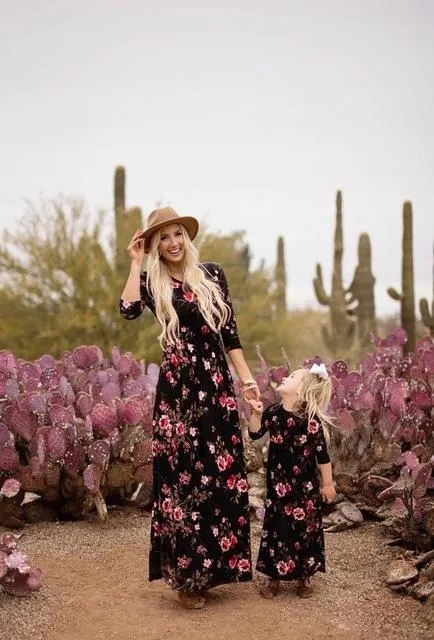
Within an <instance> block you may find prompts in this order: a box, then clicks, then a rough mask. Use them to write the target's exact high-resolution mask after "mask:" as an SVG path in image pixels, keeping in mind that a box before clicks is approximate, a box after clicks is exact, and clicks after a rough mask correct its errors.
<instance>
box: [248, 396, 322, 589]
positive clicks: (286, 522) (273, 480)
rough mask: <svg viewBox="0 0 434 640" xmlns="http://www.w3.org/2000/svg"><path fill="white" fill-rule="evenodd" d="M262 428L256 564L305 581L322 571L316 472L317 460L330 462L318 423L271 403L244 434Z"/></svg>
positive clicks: (279, 576)
mask: <svg viewBox="0 0 434 640" xmlns="http://www.w3.org/2000/svg"><path fill="white" fill-rule="evenodd" d="M267 431H268V432H269V435H270V447H269V451H268V463H267V498H266V502H265V515H264V522H263V528H262V536H261V543H260V547H259V555H258V561H257V564H256V568H257V570H258V571H260V572H261V573H264V574H266V575H267V576H270V578H274V579H279V580H296V579H299V578H304V579H307V578H310V577H311V576H312V575H313V574H314V573H315V572H316V571H321V572H325V554H324V534H323V529H322V513H321V495H320V485H319V477H318V470H317V462H318V463H319V464H327V463H328V462H330V458H329V454H328V451H327V444H326V441H325V438H324V431H323V427H322V425H321V423H320V422H319V420H316V419H314V420H311V421H310V422H308V420H307V418H306V417H300V416H298V415H296V414H295V413H291V412H289V411H286V409H284V408H283V406H282V405H281V404H274V405H271V406H270V407H268V408H267V409H266V410H265V411H264V413H263V414H262V420H261V429H260V430H259V431H258V432H256V433H253V432H250V433H249V435H250V438H252V440H256V439H258V438H261V437H262V436H263V435H265V433H266V432H267Z"/></svg>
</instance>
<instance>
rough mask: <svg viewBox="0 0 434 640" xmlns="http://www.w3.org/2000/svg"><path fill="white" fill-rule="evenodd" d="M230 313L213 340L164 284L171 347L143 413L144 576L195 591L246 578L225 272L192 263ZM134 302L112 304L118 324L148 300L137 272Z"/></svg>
mask: <svg viewBox="0 0 434 640" xmlns="http://www.w3.org/2000/svg"><path fill="white" fill-rule="evenodd" d="M201 267H202V268H203V270H204V272H205V276H206V277H207V278H211V279H212V280H213V281H214V282H216V283H217V284H218V285H219V286H220V289H221V291H222V294H223V299H224V300H225V302H226V303H227V305H228V306H229V309H230V316H229V319H228V321H227V323H226V325H225V326H224V327H222V329H221V332H220V334H216V333H215V332H213V331H212V330H211V329H210V328H209V326H208V325H207V324H206V322H205V320H204V318H203V316H202V314H201V313H200V311H199V309H198V305H197V301H196V300H195V296H194V295H193V293H192V292H191V291H189V290H186V288H185V287H184V286H183V284H182V282H180V281H179V280H176V279H175V278H172V286H173V305H174V307H175V311H176V313H177V315H178V318H179V326H180V333H179V339H178V340H177V343H176V345H168V346H167V348H166V349H165V350H164V352H163V357H162V362H161V368H160V376H159V380H158V384H157V390H156V401H155V407H154V415H153V442H152V454H153V494H154V500H153V509H152V526H151V547H150V553H149V580H151V581H152V580H157V579H160V578H163V579H164V580H165V581H166V582H167V583H168V584H169V585H170V586H171V587H172V588H173V589H183V590H185V591H202V590H206V589H209V588H211V587H215V586H217V585H219V584H224V583H229V582H245V581H248V580H251V579H252V569H251V555H250V527H249V505H248V494H247V489H248V485H247V479H246V470H245V465H244V457H243V443H242V436H241V429H240V424H239V418H238V411H237V403H236V399H235V394H234V387H233V381H232V377H231V374H230V371H229V368H228V364H227V361H226V357H225V351H226V352H228V351H230V350H232V349H239V348H241V344H240V340H239V337H238V332H237V325H236V319H235V315H234V313H233V309H232V304H231V298H230V294H229V291H228V285H227V281H226V277H225V274H224V272H223V269H222V268H221V266H220V265H218V264H214V263H206V264H203V265H201ZM140 282H141V284H140V295H141V299H140V300H137V301H134V302H124V301H122V300H121V301H120V312H121V314H122V316H123V317H124V318H126V319H127V320H131V319H134V318H137V317H138V316H139V315H140V314H141V313H142V311H143V309H144V308H145V306H148V307H149V308H150V309H151V311H152V312H153V313H154V314H155V304H154V301H153V299H152V296H151V295H150V293H149V291H148V289H147V287H146V273H144V274H142V275H141V281H140Z"/></svg>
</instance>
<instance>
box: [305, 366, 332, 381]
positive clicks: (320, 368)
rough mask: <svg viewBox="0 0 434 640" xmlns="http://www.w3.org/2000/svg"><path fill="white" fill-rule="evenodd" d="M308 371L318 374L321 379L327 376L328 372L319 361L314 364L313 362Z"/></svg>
mask: <svg viewBox="0 0 434 640" xmlns="http://www.w3.org/2000/svg"><path fill="white" fill-rule="evenodd" d="M309 372H310V373H314V374H315V375H317V376H319V377H320V378H322V379H323V380H325V379H326V378H328V377H329V374H328V373H327V369H326V368H325V364H324V363H323V362H321V364H317V363H316V362H315V364H313V365H312V366H311V368H310V369H309Z"/></svg>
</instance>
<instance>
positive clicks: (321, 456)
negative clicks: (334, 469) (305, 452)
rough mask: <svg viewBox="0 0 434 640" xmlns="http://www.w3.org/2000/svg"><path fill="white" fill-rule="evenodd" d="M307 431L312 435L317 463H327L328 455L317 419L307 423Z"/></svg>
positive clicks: (322, 431)
mask: <svg viewBox="0 0 434 640" xmlns="http://www.w3.org/2000/svg"><path fill="white" fill-rule="evenodd" d="M308 432H309V433H310V434H311V435H312V442H313V446H314V450H315V457H316V461H317V463H318V464H327V463H328V462H330V456H329V452H328V447H327V442H326V439H325V436H324V429H323V426H322V424H321V422H320V421H319V420H318V419H315V420H311V421H310V422H309V425H308Z"/></svg>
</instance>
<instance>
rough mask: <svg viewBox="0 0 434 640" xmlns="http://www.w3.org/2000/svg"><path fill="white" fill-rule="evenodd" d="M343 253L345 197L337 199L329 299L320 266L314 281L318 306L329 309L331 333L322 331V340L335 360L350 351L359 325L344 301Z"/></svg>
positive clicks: (337, 196)
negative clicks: (349, 313) (343, 200)
mask: <svg viewBox="0 0 434 640" xmlns="http://www.w3.org/2000/svg"><path fill="white" fill-rule="evenodd" d="M343 253H344V240H343V228H342V194H341V192H340V191H338V192H337V195H336V228H335V238H334V259H333V276H332V288H331V293H330V295H327V293H326V291H325V288H324V284H323V277H322V269H321V265H320V264H317V265H316V277H315V278H314V280H313V287H314V290H315V294H316V297H317V299H318V302H319V303H320V304H322V305H325V306H328V307H329V309H330V330H329V328H328V327H327V326H326V325H324V326H323V327H322V334H323V340H324V343H325V344H326V346H327V347H328V349H329V350H330V351H331V353H332V354H333V356H336V355H337V354H338V353H339V352H342V351H346V350H347V349H349V348H351V346H352V345H353V342H354V337H355V328H356V325H355V323H354V321H353V319H352V318H351V317H349V315H348V310H347V302H346V300H345V288H344V286H343V283H342V256H343Z"/></svg>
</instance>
